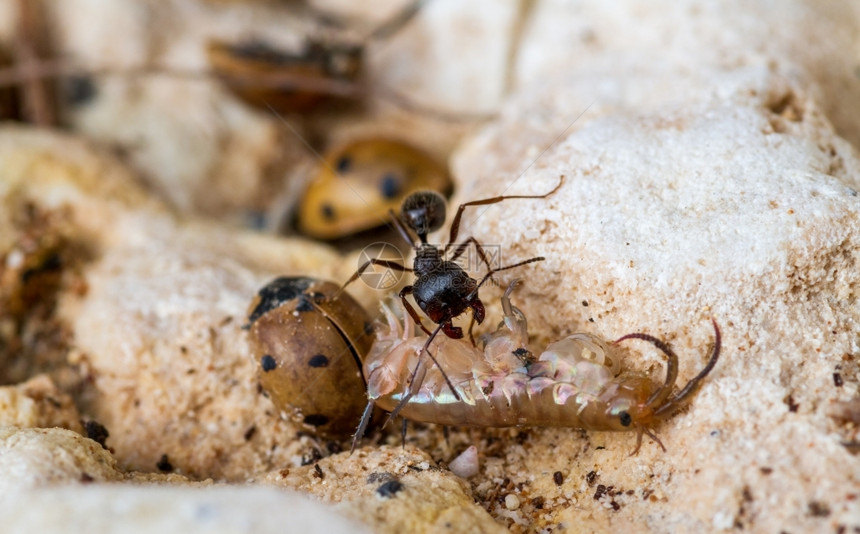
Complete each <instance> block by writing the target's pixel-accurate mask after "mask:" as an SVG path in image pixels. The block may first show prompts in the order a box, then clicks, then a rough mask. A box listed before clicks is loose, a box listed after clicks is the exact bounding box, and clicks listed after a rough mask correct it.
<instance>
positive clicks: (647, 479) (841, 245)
mask: <svg viewBox="0 0 860 534" xmlns="http://www.w3.org/2000/svg"><path fill="white" fill-rule="evenodd" d="M792 67H793V68H796V69H797V72H796V73H795V74H794V75H792V74H787V73H786V72H785V70H789V71H790V70H793V69H785V70H784V69H781V68H775V67H774V65H772V64H767V63H766V62H764V63H758V64H753V65H744V66H741V67H739V68H734V69H730V70H727V69H725V68H708V67H702V68H700V69H699V70H697V71H696V72H695V73H694V74H693V75H691V76H687V75H686V74H685V73H683V72H672V71H671V69H669V70H663V71H659V72H644V73H640V72H634V73H628V74H627V75H626V76H624V77H621V76H617V75H612V74H605V75H594V74H592V75H591V76H589V77H587V78H586V77H583V78H573V79H569V80H567V81H564V82H559V83H558V84H556V85H553V86H551V87H548V88H543V90H542V91H537V90H534V91H532V92H529V93H528V94H521V95H520V96H519V102H520V104H519V105H518V106H515V107H512V108H510V109H509V113H508V114H507V115H506V116H505V117H504V119H503V120H502V121H500V122H498V123H496V124H494V125H492V126H490V127H489V128H487V129H485V130H484V131H483V132H482V133H481V134H480V135H479V136H478V137H476V138H475V139H473V140H472V142H471V143H470V144H468V145H467V146H465V147H464V148H463V149H462V150H461V152H460V153H459V154H458V156H457V158H456V159H455V174H456V175H457V176H459V177H461V178H465V177H468V180H463V181H462V182H461V189H460V190H459V192H458V198H459V199H461V200H466V199H472V198H482V197H485V196H492V195H493V194H498V192H500V191H505V193H506V194H517V193H519V194H522V193H525V192H528V193H531V194H535V193H539V192H542V191H548V190H550V189H551V188H552V187H553V185H554V184H555V183H557V181H558V179H559V177H560V176H562V175H564V176H565V177H566V179H565V183H564V186H563V187H562V188H561V190H560V191H559V192H558V193H556V194H555V195H554V196H552V197H551V198H549V199H548V200H547V201H546V202H533V201H513V200H512V201H509V202H510V203H509V204H507V205H505V207H502V208H493V207H491V208H489V209H487V210H486V211H482V212H478V213H476V214H475V215H474V216H473V217H472V218H471V219H470V221H469V222H470V228H469V232H470V233H474V234H475V235H479V236H481V240H482V242H483V243H487V244H498V245H500V247H501V251H502V253H501V257H502V258H503V260H504V261H503V262H502V263H511V262H513V261H514V260H515V259H520V258H526V257H529V256H534V255H537V254H540V255H542V256H545V257H546V258H547V260H546V261H545V262H542V263H541V264H538V265H536V266H535V267H534V268H532V269H530V270H529V271H527V272H525V271H519V272H518V273H517V275H516V276H522V277H524V278H525V279H526V284H525V289H524V291H523V292H522V293H521V294H520V296H519V300H518V306H520V307H521V308H522V310H523V311H524V313H525V314H526V316H527V317H528V318H529V321H530V325H532V326H533V328H534V329H542V330H544V335H545V336H546V337H548V338H555V337H557V336H559V335H561V334H566V333H569V332H573V331H583V330H584V331H588V332H592V333H596V334H598V335H601V336H604V337H606V338H608V339H614V338H617V337H620V336H622V335H624V334H627V333H630V332H636V331H644V332H648V333H651V334H652V335H656V336H658V337H660V338H663V339H666V340H670V341H671V342H672V343H673V346H674V347H675V348H676V350H677V351H678V352H679V353H680V355H681V381H685V380H688V379H689V378H691V377H692V376H693V375H695V374H696V373H697V372H698V370H699V369H700V368H701V367H702V366H703V365H704V358H705V354H706V352H707V349H708V346H709V342H710V340H711V338H712V336H713V333H712V330H711V329H710V327H709V326H708V322H707V319H708V318H709V317H711V316H713V317H715V318H716V320H717V321H718V322H719V324H720V325H721V326H722V329H723V351H722V356H721V359H720V361H719V363H718V364H717V367H716V369H715V370H714V372H713V373H712V374H711V375H710V376H709V377H708V379H707V380H706V381H705V385H704V387H703V388H702V390H701V391H700V392H699V394H698V395H697V396H696V397H695V398H694V399H693V401H692V403H691V406H690V408H689V410H688V411H686V412H685V413H683V414H681V415H678V416H676V417H674V418H672V419H670V420H669V421H668V422H667V423H666V424H664V425H661V426H660V427H659V428H658V431H659V435H660V436H661V439H662V440H663V442H664V443H665V444H666V446H667V449H668V451H667V452H665V453H663V452H661V451H660V450H659V448H658V447H656V446H655V445H654V444H647V445H646V446H645V447H643V450H642V451H640V453H639V454H638V455H637V456H634V457H627V454H629V450H630V446H631V437H630V436H628V435H623V434H621V435H604V434H599V433H594V434H593V435H592V436H591V437H590V440H591V441H592V443H594V444H597V443H599V444H600V445H602V447H605V448H601V450H596V449H593V450H586V451H583V446H582V440H581V439H580V438H579V437H578V436H576V435H574V434H571V435H570V436H569V437H565V438H561V439H560V440H557V439H556V438H557V437H558V436H557V434H556V433H555V432H554V431H552V432H548V433H549V434H550V435H552V436H553V439H552V440H551V441H550V440H549V439H548V438H541V437H538V438H537V439H532V441H531V448H530V452H529V457H530V458H535V459H536V458H545V457H550V456H553V455H558V453H559V451H566V452H567V454H568V455H569V456H568V462H569V463H568V464H567V470H568V472H569V473H570V474H571V476H576V477H578V478H580V480H581V479H582V478H583V477H584V478H586V480H587V482H586V485H587V484H589V483H590V484H592V485H594V484H597V483H599V484H601V485H603V488H604V490H603V491H599V490H594V489H593V488H592V489H591V492H592V493H593V495H594V498H584V499H581V500H578V501H577V507H570V508H567V509H565V510H564V511H561V512H559V513H558V515H557V516H555V518H554V520H556V521H558V520H561V521H564V522H568V521H569V522H570V523H571V524H572V523H575V522H577V521H578V518H580V517H585V518H588V519H589V521H591V522H593V528H595V529H597V530H610V529H612V530H621V531H642V530H646V531H661V530H671V531H675V532H678V531H683V532H693V531H697V530H699V531H711V530H723V529H731V528H742V529H752V530H754V531H768V530H778V531H779V530H782V531H787V532H794V531H806V532H809V531H826V530H830V529H836V530H838V529H840V528H856V527H857V526H858V525H860V503H858V496H860V495H858V491H857V488H858V487H860V459H858V457H857V456H856V455H855V454H853V453H854V451H856V437H857V436H856V428H854V427H853V426H852V425H851V424H847V425H841V424H840V423H839V422H838V421H836V420H834V419H833V418H831V417H830V416H829V412H830V410H832V409H833V406H834V405H836V404H838V403H840V402H843V401H847V400H849V399H851V398H852V397H854V396H856V395H857V386H858V382H857V379H858V374H857V367H858V366H857V361H858V354H860V330H858V324H860V312H858V305H857V297H858V293H857V292H858V283H860V268H858V266H860V240H858V235H860V232H858V231H860V195H858V190H860V160H858V157H857V153H856V151H855V149H854V148H853V147H852V146H851V145H850V144H849V143H848V142H846V141H845V140H843V139H842V138H840V137H839V136H837V135H836V134H835V132H834V130H833V127H832V126H831V124H830V122H829V121H828V119H827V118H826V117H825V113H824V110H823V107H822V105H821V104H819V101H818V100H817V99H816V96H817V95H818V94H819V93H818V88H817V86H816V85H815V84H814V83H813V82H812V81H811V77H810V76H809V75H808V73H804V72H803V71H802V70H800V69H799V67H797V66H796V65H793V66H792ZM643 70H645V69H644V68H643ZM586 80H588V81H587V82H586ZM587 84H593V85H594V86H596V87H602V88H603V87H606V88H609V89H608V91H607V93H608V96H607V98H606V100H604V99H603V98H602V97H601V96H600V95H598V94H596V93H597V92H596V91H594V90H593V89H592V90H591V91H589V90H585V85H587ZM693 87H697V88H698V90H695V91H693V90H687V89H688V88H689V89H692V88H693ZM705 87H706V88H707V89H704V88H705ZM669 88H672V90H673V97H672V98H671V99H669V98H667V97H666V96H665V94H664V93H663V91H664V90H667V89H669ZM642 94H646V95H656V97H655V98H654V99H652V100H648V99H645V98H643V97H642V96H641V95H642ZM627 95H631V96H630V97H628V96H627ZM590 98H594V99H595V100H594V104H593V106H592V107H591V108H588V106H589V104H591V103H592V102H591V101H590ZM587 108H588V109H587ZM586 109H587V111H585V112H584V114H583V115H582V116H581V117H579V119H578V120H576V121H575V122H574V119H575V118H576V117H577V116H578V115H579V114H580V113H583V110H586ZM559 117H565V119H564V120H561V121H560V120H559ZM553 140H555V143H553ZM550 145H551V146H550ZM544 149H546V150H545V152H542V151H543V150H544ZM527 167H528V169H527V170H526V168H527ZM513 202H518V204H517V205H516V212H515V216H509V215H508V216H506V215H505V211H504V210H511V209H513V207H512V204H513ZM476 211H477V210H476ZM511 276H513V275H511ZM628 346H629V350H630V353H629V358H628V359H627V360H626V361H625V365H626V366H628V367H631V368H640V369H642V370H644V371H647V372H653V373H655V378H659V370H660V369H661V367H660V366H659V364H658V361H659V356H657V355H656V354H654V353H653V351H648V350H645V347H640V346H637V345H634V344H628ZM849 377H850V378H849ZM542 434H544V433H543V432H541V433H536V435H537V436H540V435H542ZM532 437H533V438H534V437H535V436H532ZM539 465H540V462H539V461H538V460H535V461H534V462H533V463H532V464H531V465H530V466H528V467H526V468H525V469H523V468H522V467H520V468H519V469H517V468H514V467H513V466H509V467H511V468H513V469H514V470H515V471H516V472H517V474H514V475H511V474H510V472H507V473H508V476H509V477H511V479H512V480H528V479H529V478H530V477H531V476H533V474H534V473H535V472H536V470H537V469H539V467H538V466H539ZM589 473H592V475H591V476H588V475H587V474H589ZM589 480H590V482H588V481H589ZM670 481H671V482H670ZM599 487H600V486H598V488H599ZM607 488H612V490H611V491H610V490H608V489H607ZM607 504H610V505H611V506H609V507H607Z"/></svg>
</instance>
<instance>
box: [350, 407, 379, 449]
mask: <svg viewBox="0 0 860 534" xmlns="http://www.w3.org/2000/svg"><path fill="white" fill-rule="evenodd" d="M373 405H374V402H373V401H372V400H369V401H367V406H366V407H365V408H364V413H363V414H361V422H360V423H358V428H357V429H356V430H355V435H354V436H352V447H351V448H350V449H349V453H350V454H352V453H353V451H355V446H356V445H358V441H359V440H360V439H361V438H362V437H364V433H365V431H367V425H368V424H370V416H371V415H372V414H373Z"/></svg>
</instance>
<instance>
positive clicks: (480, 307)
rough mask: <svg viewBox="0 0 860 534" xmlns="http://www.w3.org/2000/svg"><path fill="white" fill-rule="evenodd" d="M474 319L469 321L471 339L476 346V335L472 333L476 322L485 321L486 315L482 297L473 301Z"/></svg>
mask: <svg viewBox="0 0 860 534" xmlns="http://www.w3.org/2000/svg"><path fill="white" fill-rule="evenodd" d="M471 307H472V320H471V321H469V341H471V342H472V346H473V347H474V346H475V336H473V335H472V329H473V328H474V327H475V323H478V324H481V323H483V322H484V316H485V314H486V311H485V310H484V303H483V302H481V299H478V298H476V299H475V300H473V301H472V304H471Z"/></svg>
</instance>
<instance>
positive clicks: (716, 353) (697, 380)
mask: <svg viewBox="0 0 860 534" xmlns="http://www.w3.org/2000/svg"><path fill="white" fill-rule="evenodd" d="M711 324H713V325H714V349H713V351H712V352H711V357H710V358H709V359H708V363H707V365H705V367H704V369H702V370H701V371H700V372H699V374H697V375H696V376H695V377H693V379H692V380H690V381H689V382H687V385H686V386H684V389H682V390H681V391H680V392H679V393H678V394H677V395H675V396H674V397H672V398H671V399H670V400H669V401H668V402H666V404H664V405H662V406H660V407H659V408H657V409H656V410H654V415H656V416H660V415H665V414H668V413H671V411H672V410H673V409H674V408H675V407H676V406H679V405H681V404H683V402H684V401H685V400H687V398H689V397H690V396H691V395H693V394H694V393H695V392H696V390H698V389H699V386H700V385H701V384H702V380H703V379H704V378H705V377H706V376H708V373H710V372H711V370H712V369H713V368H714V366H715V365H716V364H717V359H718V358H719V357H720V347H721V346H722V336H721V335H720V327H719V325H718V324H717V320H716V319H715V318H713V317H711Z"/></svg>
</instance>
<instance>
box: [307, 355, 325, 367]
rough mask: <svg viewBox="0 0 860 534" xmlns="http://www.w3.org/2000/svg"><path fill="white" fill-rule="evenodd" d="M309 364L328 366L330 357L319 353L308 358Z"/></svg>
mask: <svg viewBox="0 0 860 534" xmlns="http://www.w3.org/2000/svg"><path fill="white" fill-rule="evenodd" d="M308 365H310V366H311V367H328V358H326V357H325V355H324V354H317V355H316V356H313V357H312V358H311V359H310V360H308Z"/></svg>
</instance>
